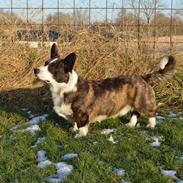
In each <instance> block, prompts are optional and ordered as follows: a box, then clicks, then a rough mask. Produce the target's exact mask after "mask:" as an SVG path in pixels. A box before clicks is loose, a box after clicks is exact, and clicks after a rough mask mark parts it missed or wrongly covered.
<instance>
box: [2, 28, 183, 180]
mask: <svg viewBox="0 0 183 183" xmlns="http://www.w3.org/2000/svg"><path fill="white" fill-rule="evenodd" d="M177 39H178V38H177ZM162 40H163V38H162ZM132 42H133V41H131V42H129V41H128V42H126V41H122V40H121V38H120V36H119V37H118V36H117V35H116V38H115V39H113V40H105V39H103V38H101V37H100V36H99V35H98V34H95V33H94V34H90V33H88V32H79V33H77V34H76V35H74V39H73V41H72V42H60V43H59V49H60V53H61V57H64V56H65V55H67V54H68V53H70V52H73V51H75V52H76V54H77V61H76V66H75V70H76V71H77V72H78V73H79V74H80V75H81V76H83V77H84V78H86V79H99V78H106V77H112V76H117V75H120V74H124V75H131V74H143V73H147V72H150V71H152V70H155V69H156V68H157V66H156V65H157V61H158V59H157V58H159V57H160V56H162V55H164V54H173V55H175V57H176V59H177V73H176V75H175V76H174V78H173V79H172V80H170V81H168V82H167V83H166V84H163V85H159V86H156V87H155V91H156V94H157V102H158V103H159V102H161V103H163V106H162V107H161V108H159V110H158V114H157V115H158V117H157V120H158V125H157V127H156V128H155V129H154V130H149V129H146V128H145V124H146V123H147V119H146V118H145V117H141V118H140V120H139V122H140V126H139V127H138V128H135V129H131V128H128V127H126V126H125V125H124V124H125V123H127V122H128V120H129V115H127V116H124V117H123V118H120V119H109V120H106V121H103V122H101V123H96V124H93V125H92V126H91V128H90V132H89V135H88V136H87V137H85V138H81V139H75V138H74V136H75V134H72V133H71V132H69V130H68V129H69V126H70V125H69V124H68V123H67V122H66V121H64V120H63V119H62V118H60V117H58V116H57V115H56V114H55V113H54V112H53V110H52V101H51V96H50V92H49V90H48V87H47V86H45V85H44V84H42V83H37V82H35V77H34V75H33V68H34V67H36V66H38V65H41V64H43V63H44V61H45V60H46V59H48V58H49V49H48V48H44V47H40V48H38V49H33V48H29V47H28V46H25V45H21V44H17V43H11V42H10V43H8V42H6V43H3V44H1V46H0V53H1V57H0V65H1V72H0V182H2V183H6V182H7V183H9V182H18V183H19V182H21V183H24V182H31V183H32V182H39V183H40V182H47V181H50V182H51V180H52V181H53V179H54V177H53V176H52V175H54V174H56V176H55V179H56V178H58V179H56V180H57V181H58V180H62V178H63V182H68V183H72V182H73V183H77V182H78V183H81V182H83V183H94V182H101V183H111V182H116V183H117V182H123V183H125V182H126V181H127V182H128V183H173V182H177V183H181V181H182V180H183V111H182V109H183V82H182V81H183V53H182V52H181V51H175V50H172V51H171V52H169V51H165V50H164V51H157V53H156V54H155V55H153V54H152V51H151V50H152V49H150V47H149V46H148V44H146V43H145V42H144V43H142V45H141V50H139V49H138V48H137V45H136V44H132ZM43 114H46V115H44V117H43V116H42V117H41V118H39V116H40V115H43ZM35 117H38V118H36V119H35ZM104 129H111V130H108V131H103V130H104ZM34 130H35V132H34ZM101 132H103V133H104V134H102V133H101ZM107 132H109V133H108V134H107ZM44 153H46V154H44ZM68 153H74V157H72V155H73V154H72V155H70V156H71V158H70V159H67V158H64V157H65V156H64V155H66V154H68ZM63 162H64V163H63ZM170 170H172V171H170ZM175 171H176V172H175ZM164 174H166V175H164ZM167 174H168V175H167ZM170 174H171V176H170ZM59 178H60V179H59ZM55 179H54V180H55ZM56 180H55V181H56Z"/></svg>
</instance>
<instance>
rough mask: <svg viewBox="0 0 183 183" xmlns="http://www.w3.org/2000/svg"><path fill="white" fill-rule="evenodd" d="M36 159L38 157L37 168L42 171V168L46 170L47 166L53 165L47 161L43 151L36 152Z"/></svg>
mask: <svg viewBox="0 0 183 183" xmlns="http://www.w3.org/2000/svg"><path fill="white" fill-rule="evenodd" d="M37 157H38V161H39V163H38V165H37V167H38V168H41V169H43V168H46V167H47V166H49V165H52V164H53V163H52V162H51V161H50V160H48V159H47V157H46V152H45V151H43V150H40V151H38V152H37Z"/></svg>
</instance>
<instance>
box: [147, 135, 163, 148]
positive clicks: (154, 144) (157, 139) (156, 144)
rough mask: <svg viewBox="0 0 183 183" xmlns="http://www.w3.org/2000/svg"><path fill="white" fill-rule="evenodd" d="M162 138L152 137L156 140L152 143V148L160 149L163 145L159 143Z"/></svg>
mask: <svg viewBox="0 0 183 183" xmlns="http://www.w3.org/2000/svg"><path fill="white" fill-rule="evenodd" d="M160 138H162V137H151V139H152V140H154V142H151V143H150V146H152V147H159V146H160V145H161V143H160V142H159V140H160Z"/></svg>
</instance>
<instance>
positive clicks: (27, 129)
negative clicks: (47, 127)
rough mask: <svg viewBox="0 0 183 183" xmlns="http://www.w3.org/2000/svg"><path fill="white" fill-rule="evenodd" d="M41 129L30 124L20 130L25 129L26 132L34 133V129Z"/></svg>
mask: <svg viewBox="0 0 183 183" xmlns="http://www.w3.org/2000/svg"><path fill="white" fill-rule="evenodd" d="M40 130H41V129H40V128H39V126H38V125H32V126H30V127H28V128H26V129H25V130H22V131H26V132H30V133H31V134H33V135H34V134H35V132H36V131H40Z"/></svg>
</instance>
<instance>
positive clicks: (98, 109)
mask: <svg viewBox="0 0 183 183" xmlns="http://www.w3.org/2000/svg"><path fill="white" fill-rule="evenodd" d="M75 61H76V54H75V53H70V54H69V55H68V56H66V57H65V58H64V59H62V58H61V57H60V56H59V53H58V49H57V45H56V44H53V45H52V47H51V56H50V59H49V60H47V61H46V62H45V65H44V66H40V67H37V68H35V69H34V74H35V75H36V77H37V78H38V79H40V80H42V81H44V82H46V83H47V84H48V85H49V86H50V90H51V94H52V99H53V104H54V107H53V108H54V110H55V112H56V113H57V114H58V115H59V116H61V117H63V118H65V119H66V120H68V121H70V122H73V123H74V125H73V127H72V131H78V133H77V137H82V136H86V135H87V133H88V128H89V125H90V124H91V123H94V122H96V121H99V122H100V121H102V120H105V119H107V118H117V117H121V116H123V115H125V114H127V113H128V112H131V113H132V115H131V119H130V121H129V122H128V123H127V125H128V126H129V127H135V126H136V123H137V119H138V117H139V116H140V114H142V113H143V114H144V115H145V116H147V117H148V125H147V127H149V128H154V127H155V125H156V116H155V115H156V109H157V105H156V100H155V92H154V90H153V87H152V86H154V85H156V84H158V83H162V82H164V81H166V80H167V79H170V78H171V77H172V76H173V75H174V73H175V65H176V61H175V58H174V57H173V56H164V57H162V58H161V59H160V61H159V70H158V71H155V72H152V73H148V74H145V75H139V76H136V75H134V76H130V77H127V76H118V77H114V78H107V79H101V80H84V79H82V78H81V77H79V76H78V74H77V73H76V72H75V71H74V69H73V67H74V64H75Z"/></svg>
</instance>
